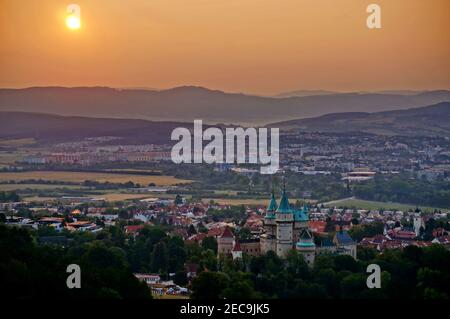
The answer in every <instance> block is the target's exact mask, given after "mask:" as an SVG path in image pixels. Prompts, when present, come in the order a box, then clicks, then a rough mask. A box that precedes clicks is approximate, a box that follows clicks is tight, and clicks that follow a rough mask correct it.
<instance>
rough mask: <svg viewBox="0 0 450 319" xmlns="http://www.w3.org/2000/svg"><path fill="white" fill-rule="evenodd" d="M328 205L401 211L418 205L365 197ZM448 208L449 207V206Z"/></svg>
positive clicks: (433, 208)
mask: <svg viewBox="0 0 450 319" xmlns="http://www.w3.org/2000/svg"><path fill="white" fill-rule="evenodd" d="M324 205H325V206H326V207H334V206H336V207H347V208H357V209H366V210H380V209H384V210H401V211H408V210H415V209H416V207H417V206H416V205H413V204H402V203H392V202H391V203H389V202H388V203H384V202H376V201H369V200H363V199H353V198H352V199H345V200H337V201H333V202H329V203H325V204H324ZM420 209H421V210H422V211H425V212H426V211H434V210H435V207H423V206H420ZM436 209H444V210H445V208H436ZM447 209H448V208H447Z"/></svg>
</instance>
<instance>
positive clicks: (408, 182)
mask: <svg viewBox="0 0 450 319" xmlns="http://www.w3.org/2000/svg"><path fill="white" fill-rule="evenodd" d="M354 195H356V197H358V198H361V199H368V200H375V201H381V202H398V203H407V204H416V205H421V206H434V207H443V208H448V207H450V181H444V180H442V181H439V180H437V181H428V180H422V179H418V178H409V177H408V176H394V177H390V178H384V177H380V176H376V177H375V178H374V179H373V180H370V181H367V182H365V183H361V184H359V185H356V186H355V187H354Z"/></svg>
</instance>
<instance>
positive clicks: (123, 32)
mask: <svg viewBox="0 0 450 319" xmlns="http://www.w3.org/2000/svg"><path fill="white" fill-rule="evenodd" d="M70 3H77V4H79V5H80V7H81V11H82V12H81V18H82V28H81V29H79V30H75V31H74V30H69V29H68V28H67V27H66V25H65V21H64V20H65V17H66V7H67V5H68V4H70ZM370 3H377V4H379V5H380V6H381V9H382V16H381V18H382V29H375V30H370V29H368V28H367V27H366V19H367V16H368V13H366V7H367V5H368V4H370ZM47 85H61V86H94V85H101V86H113V87H152V88H167V87H173V86H179V85H201V86H206V87H209V88H214V89H220V90H225V91H232V92H248V93H255V94H272V93H277V92H283V91H290V90H297V89H328V90H341V91H351V90H385V89H389V90H394V89H436V88H445V89H449V88H450V1H449V0H369V1H362V0H126V1H125V0H74V1H70V0H69V1H65V0H0V87H27V86H47Z"/></svg>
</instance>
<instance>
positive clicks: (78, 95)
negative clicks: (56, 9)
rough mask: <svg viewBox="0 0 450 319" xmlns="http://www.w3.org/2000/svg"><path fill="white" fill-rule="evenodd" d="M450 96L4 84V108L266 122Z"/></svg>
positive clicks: (0, 105)
mask: <svg viewBox="0 0 450 319" xmlns="http://www.w3.org/2000/svg"><path fill="white" fill-rule="evenodd" d="M444 101H450V91H446V90H442V91H429V92H423V93H419V94H412V95H404V94H375V93H367V94H366V93H338V94H327V95H313V96H303V97H289V98H275V97H261V96H253V95H246V94H242V93H225V92H222V91H218V90H209V89H206V88H203V87H193V86H185V87H177V88H173V89H167V90H155V91H153V90H149V89H113V88H108V87H75V88H64V87H33V88H27V89H0V111H3V112H4V111H10V112H15V111H20V112H34V113H50V114H58V115H64V116H88V117H102V118H105V117H106V118H128V119H130V118H131V119H133V118H134V119H146V120H154V121H187V122H192V121H193V120H194V119H202V120H203V121H204V122H205V123H234V124H252V125H262V124H267V123H273V122H278V121H286V120H290V119H293V118H308V117H316V116H321V115H324V114H328V113H340V112H380V111H390V110H394V109H406V108H411V107H420V106H426V105H431V104H436V103H439V102H444Z"/></svg>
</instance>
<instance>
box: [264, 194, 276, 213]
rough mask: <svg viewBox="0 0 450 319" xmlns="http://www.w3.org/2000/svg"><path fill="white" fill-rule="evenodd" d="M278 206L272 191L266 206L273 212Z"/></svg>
mask: <svg viewBox="0 0 450 319" xmlns="http://www.w3.org/2000/svg"><path fill="white" fill-rule="evenodd" d="M277 208H278V204H277V201H276V199H275V194H274V193H273V192H272V198H271V199H270V203H269V206H268V207H267V211H268V212H274V211H276V210H277Z"/></svg>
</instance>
